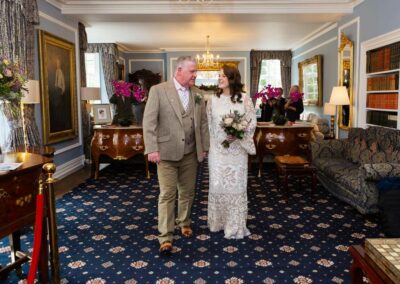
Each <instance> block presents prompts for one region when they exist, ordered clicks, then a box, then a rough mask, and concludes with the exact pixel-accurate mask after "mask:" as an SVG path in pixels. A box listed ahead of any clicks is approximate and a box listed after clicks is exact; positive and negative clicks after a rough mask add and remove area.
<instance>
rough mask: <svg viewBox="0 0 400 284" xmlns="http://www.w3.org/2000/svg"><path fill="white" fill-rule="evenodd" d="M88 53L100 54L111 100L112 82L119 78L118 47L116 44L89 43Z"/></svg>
mask: <svg viewBox="0 0 400 284" xmlns="http://www.w3.org/2000/svg"><path fill="white" fill-rule="evenodd" d="M86 52H87V53H99V54H100V59H101V64H102V68H103V75H104V82H105V85H106V90H107V96H108V98H111V96H112V94H113V88H112V83H111V81H112V80H115V79H116V78H117V69H116V68H115V66H116V65H115V63H116V61H117V58H118V48H117V45H116V44H115V43H89V44H88V49H87V51H86Z"/></svg>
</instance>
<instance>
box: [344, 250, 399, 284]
mask: <svg viewBox="0 0 400 284" xmlns="http://www.w3.org/2000/svg"><path fill="white" fill-rule="evenodd" d="M349 252H350V253H351V256H352V257H353V263H352V264H351V269H350V274H351V280H352V282H353V284H363V283H364V281H363V276H364V275H365V276H366V277H367V278H368V280H369V282H370V283H371V284H395V282H393V281H392V280H391V279H390V278H389V277H388V276H387V275H386V274H385V273H384V272H383V271H382V270H381V269H380V268H379V267H378V266H377V265H376V264H375V263H374V261H373V260H372V259H370V258H369V257H368V255H366V254H365V250H364V248H363V247H362V246H361V245H354V246H351V247H350V248H349Z"/></svg>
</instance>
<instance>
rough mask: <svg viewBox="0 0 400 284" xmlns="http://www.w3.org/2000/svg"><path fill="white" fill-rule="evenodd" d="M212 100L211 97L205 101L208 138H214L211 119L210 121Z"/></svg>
mask: <svg viewBox="0 0 400 284" xmlns="http://www.w3.org/2000/svg"><path fill="white" fill-rule="evenodd" d="M212 100H213V97H210V99H209V100H208V101H207V108H206V111H207V120H208V130H209V133H210V137H213V138H214V137H215V131H214V125H213V119H212Z"/></svg>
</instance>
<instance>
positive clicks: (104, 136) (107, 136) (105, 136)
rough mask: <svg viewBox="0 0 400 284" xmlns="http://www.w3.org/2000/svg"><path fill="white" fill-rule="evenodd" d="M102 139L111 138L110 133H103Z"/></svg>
mask: <svg viewBox="0 0 400 284" xmlns="http://www.w3.org/2000/svg"><path fill="white" fill-rule="evenodd" d="M101 139H104V140H106V139H110V135H106V134H103V135H101Z"/></svg>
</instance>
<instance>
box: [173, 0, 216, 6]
mask: <svg viewBox="0 0 400 284" xmlns="http://www.w3.org/2000/svg"><path fill="white" fill-rule="evenodd" d="M178 1H179V3H183V4H191V3H193V4H199V5H208V4H211V3H212V2H213V1H214V0H178Z"/></svg>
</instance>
